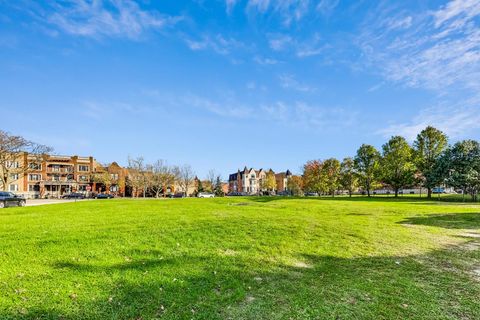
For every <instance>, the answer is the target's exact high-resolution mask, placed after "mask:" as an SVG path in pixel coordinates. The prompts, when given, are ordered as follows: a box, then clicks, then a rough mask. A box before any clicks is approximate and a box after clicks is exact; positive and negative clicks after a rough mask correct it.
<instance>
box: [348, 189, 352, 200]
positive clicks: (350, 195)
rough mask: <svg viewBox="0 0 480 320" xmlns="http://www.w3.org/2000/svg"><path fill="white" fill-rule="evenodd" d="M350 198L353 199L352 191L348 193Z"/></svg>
mask: <svg viewBox="0 0 480 320" xmlns="http://www.w3.org/2000/svg"><path fill="white" fill-rule="evenodd" d="M348 196H349V197H350V198H351V197H352V191H351V190H349V191H348Z"/></svg>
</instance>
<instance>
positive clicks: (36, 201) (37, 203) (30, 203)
mask: <svg viewBox="0 0 480 320" xmlns="http://www.w3.org/2000/svg"><path fill="white" fill-rule="evenodd" d="M75 201H87V200H67V199H32V200H27V207H31V206H42V205H45V204H57V203H68V202H75Z"/></svg>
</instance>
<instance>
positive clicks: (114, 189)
mask: <svg viewBox="0 0 480 320" xmlns="http://www.w3.org/2000/svg"><path fill="white" fill-rule="evenodd" d="M110 191H111V192H118V186H116V185H113V186H111V187H110Z"/></svg>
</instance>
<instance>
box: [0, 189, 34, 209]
mask: <svg viewBox="0 0 480 320" xmlns="http://www.w3.org/2000/svg"><path fill="white" fill-rule="evenodd" d="M26 203H27V201H26V200H25V198H24V197H22V196H19V195H16V194H13V193H11V192H3V191H1V192H0V208H5V207H25V204H26Z"/></svg>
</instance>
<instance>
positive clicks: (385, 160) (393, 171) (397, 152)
mask: <svg viewBox="0 0 480 320" xmlns="http://www.w3.org/2000/svg"><path fill="white" fill-rule="evenodd" d="M413 160H414V157H413V149H412V148H411V147H410V145H409V144H408V142H407V141H406V140H405V138H403V137H400V136H395V137H392V138H391V139H390V140H389V141H388V142H387V143H385V144H384V145H383V146H382V160H381V170H382V178H383V182H385V183H387V184H388V185H390V186H391V187H392V188H393V190H394V191H395V197H398V191H399V190H400V188H404V187H406V186H409V185H412V184H413V183H414V182H415V172H416V167H415V164H414V162H413Z"/></svg>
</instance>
